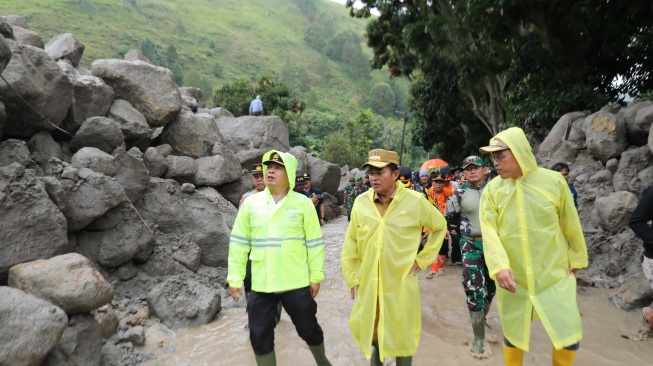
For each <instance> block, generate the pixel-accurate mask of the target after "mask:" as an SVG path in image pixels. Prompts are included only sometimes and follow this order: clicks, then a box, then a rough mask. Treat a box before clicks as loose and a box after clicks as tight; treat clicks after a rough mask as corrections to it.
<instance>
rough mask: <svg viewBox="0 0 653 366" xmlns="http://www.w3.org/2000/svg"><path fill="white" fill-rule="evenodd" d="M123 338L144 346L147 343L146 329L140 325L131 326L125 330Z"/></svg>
mask: <svg viewBox="0 0 653 366" xmlns="http://www.w3.org/2000/svg"><path fill="white" fill-rule="evenodd" d="M122 340H123V341H125V342H131V343H133V344H134V345H135V346H143V345H145V329H144V328H143V327H142V326H140V325H137V326H135V327H131V328H129V330H127V331H126V332H125V335H123V337H122Z"/></svg>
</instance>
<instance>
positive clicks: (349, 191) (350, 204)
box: [344, 184, 356, 217]
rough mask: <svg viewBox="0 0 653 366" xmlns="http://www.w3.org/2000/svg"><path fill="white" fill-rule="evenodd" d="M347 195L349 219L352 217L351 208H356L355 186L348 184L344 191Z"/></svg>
mask: <svg viewBox="0 0 653 366" xmlns="http://www.w3.org/2000/svg"><path fill="white" fill-rule="evenodd" d="M344 192H345V194H346V195H347V202H346V204H347V217H351V208H352V207H354V198H356V197H354V186H352V185H351V184H347V186H346V187H345V189H344Z"/></svg>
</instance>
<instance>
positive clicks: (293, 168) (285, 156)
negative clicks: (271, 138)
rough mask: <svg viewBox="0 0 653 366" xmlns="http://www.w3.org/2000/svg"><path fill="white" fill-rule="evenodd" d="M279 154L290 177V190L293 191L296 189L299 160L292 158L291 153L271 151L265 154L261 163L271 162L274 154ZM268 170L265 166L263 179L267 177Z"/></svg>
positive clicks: (264, 165)
mask: <svg viewBox="0 0 653 366" xmlns="http://www.w3.org/2000/svg"><path fill="white" fill-rule="evenodd" d="M274 153H277V154H279V156H280V157H281V160H282V161H283V164H284V165H285V166H286V174H287V175H288V183H289V184H290V190H291V191H292V190H293V189H294V188H295V175H296V174H297V158H295V157H294V156H292V155H291V154H289V153H284V152H280V151H277V150H270V151H268V152H266V153H265V154H263V159H262V160H261V161H266V160H270V157H271V156H272V154H274ZM267 170H268V166H267V165H266V164H263V177H265V172H266V171H267Z"/></svg>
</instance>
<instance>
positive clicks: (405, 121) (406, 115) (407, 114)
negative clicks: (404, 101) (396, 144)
mask: <svg viewBox="0 0 653 366" xmlns="http://www.w3.org/2000/svg"><path fill="white" fill-rule="evenodd" d="M395 113H397V114H401V115H403V116H404V126H403V128H402V129H401V149H400V150H399V165H401V159H402V158H403V157H404V137H405V136H406V123H408V119H409V118H410V112H402V111H395Z"/></svg>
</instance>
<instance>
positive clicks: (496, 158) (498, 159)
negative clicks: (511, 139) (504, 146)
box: [492, 153, 512, 162]
mask: <svg viewBox="0 0 653 366" xmlns="http://www.w3.org/2000/svg"><path fill="white" fill-rule="evenodd" d="M509 155H512V153H507V154H501V155H492V161H495V162H497V161H498V162H500V161H501V160H503V159H504V158H505V157H506V156H509Z"/></svg>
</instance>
